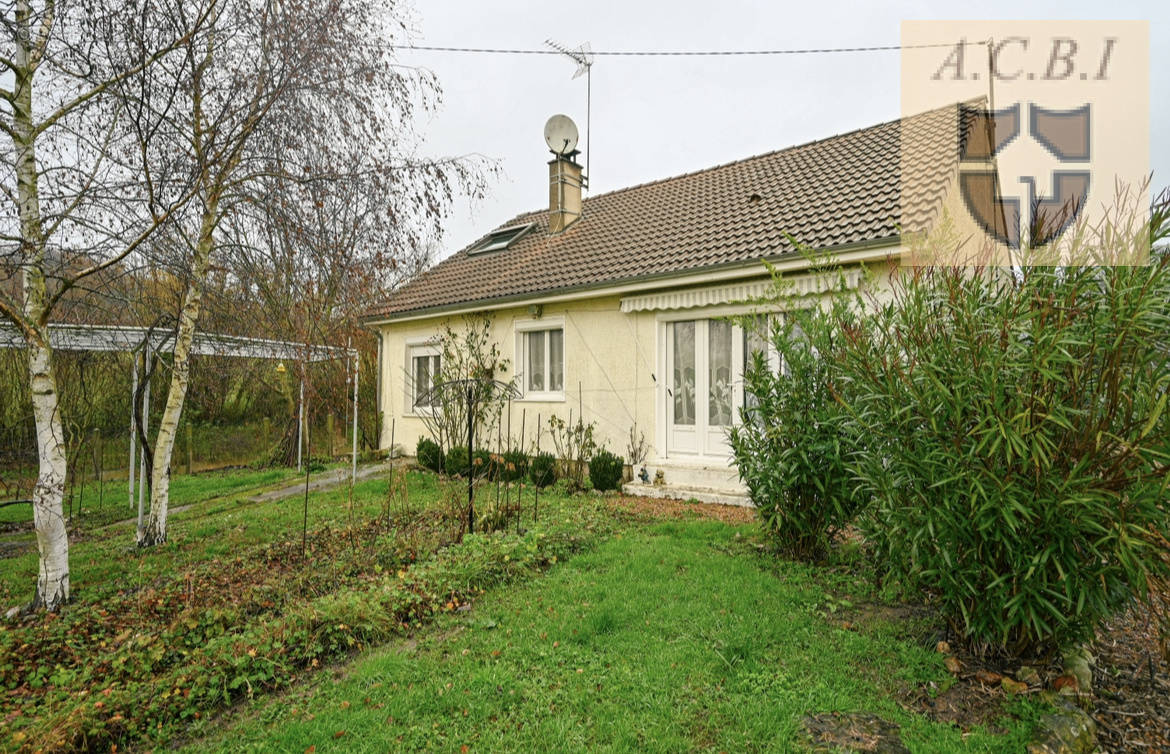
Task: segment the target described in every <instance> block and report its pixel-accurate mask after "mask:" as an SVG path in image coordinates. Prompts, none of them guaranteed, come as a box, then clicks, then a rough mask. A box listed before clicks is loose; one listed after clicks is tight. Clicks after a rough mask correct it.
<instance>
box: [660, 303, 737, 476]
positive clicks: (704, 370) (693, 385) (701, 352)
mask: <svg viewBox="0 0 1170 754" xmlns="http://www.w3.org/2000/svg"><path fill="white" fill-rule="evenodd" d="M741 339H742V335H741V333H740V328H739V327H737V326H735V325H733V324H731V323H730V322H726V321H723V320H707V319H700V320H685V321H680V322H671V323H670V324H668V325H667V335H666V356H667V368H668V370H669V371H670V375H671V381H670V390H669V396H668V399H667V403H666V418H667V427H668V430H667V454H668V455H669V454H670V453H682V454H694V455H703V456H713V457H720V458H722V457H726V456H729V455H730V452H731V450H730V447H729V446H728V444H727V431H728V429H729V428H730V427H731V425H732V424H733V423H734V422H735V420H736V412H737V411H738V410H739V406H740V405H741V402H742V401H741V399H740V397H739V395H738V393H737V390H736V386H737V385H738V384H739V382H740V381H742V379H743V377H742V367H741V364H742V361H743V344H742V342H741Z"/></svg>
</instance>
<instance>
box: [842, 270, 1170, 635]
mask: <svg viewBox="0 0 1170 754" xmlns="http://www.w3.org/2000/svg"><path fill="white" fill-rule="evenodd" d="M1168 301H1170V263H1168V262H1167V259H1166V258H1164V257H1163V258H1155V260H1154V261H1153V262H1152V263H1151V264H1150V266H1148V267H1107V266H1098V267H1089V266H1085V267H1072V266H1070V267H1039V266H1037V267H1023V268H1019V269H1015V270H1011V269H1001V268H965V269H961V268H935V269H927V270H920V271H917V272H912V273H909V274H908V275H906V276H903V278H902V279H901V280H899V282H897V283H896V284H895V286H894V292H893V298H892V300H890V301H889V302H888V303H886V304H884V305H881V306H879V307H877V308H876V311H874V313H873V315H872V316H871V317H869V318H867V319H865V320H862V321H860V322H859V323H858V324H856V325H853V324H849V323H842V327H843V328H844V330H845V331H846V332H847V333H848V336H847V337H846V338H845V347H844V348H842V349H840V351H839V352H838V353H837V354H835V356H836V358H837V359H839V360H838V361H837V362H836V363H837V364H839V369H840V377H841V381H842V384H843V385H844V387H845V390H846V392H847V393H848V394H849V397H848V398H847V399H846V401H847V403H848V404H849V407H850V409H851V410H852V414H853V416H855V417H856V420H857V422H858V426H859V428H860V430H861V431H863V432H864V433H866V435H867V436H869V437H872V438H874V440H875V444H874V445H873V447H872V449H871V450H870V451H869V452H865V453H861V454H860V455H859V456H858V458H857V463H856V464H855V469H854V471H855V474H856V477H857V480H858V482H859V485H860V490H861V491H862V492H863V494H865V495H868V496H872V498H873V499H874V505H875V507H874V509H873V515H872V516H869V517H867V518H866V519H864V521H865V529H866V533H867V535H868V536H869V537H870V538H871V539H872V540H873V541H874V542H876V543H877V545H878V550H879V552H880V554H881V556H882V558H883V560H884V566H885V567H886V568H887V569H888V570H889V571H890V572H891V573H892V574H893V575H894V576H896V577H898V578H900V579H901V581H902V583H903V584H904V585H906V586H909V587H911V588H919V589H924V590H927V591H928V592H929V593H931V594H933V595H935V596H936V597H937V600H938V603H939V605H940V607H941V608H942V610H943V612H944V614H945V615H946V617H947V618H948V620H949V621H950V623H951V626H952V628H953V630H954V631H955V632H956V633H957V634H958V635H959V636H960V637H963V638H965V639H966V640H968V641H969V642H970V643H971V644H972V645H974V646H975V647H976V648H979V649H985V650H986V649H990V650H994V651H998V652H1004V653H1009V654H1013V655H1022V654H1042V653H1048V652H1051V651H1053V650H1055V649H1057V648H1060V647H1064V646H1067V645H1070V644H1073V643H1076V642H1080V641H1084V640H1087V639H1089V638H1090V637H1092V636H1093V633H1094V630H1095V629H1096V627H1097V626H1098V625H1099V624H1100V623H1101V622H1102V620H1104V619H1105V618H1106V617H1108V616H1109V615H1111V614H1112V613H1114V612H1116V611H1118V610H1120V609H1123V608H1124V607H1125V606H1127V605H1128V604H1130V603H1131V601H1132V600H1133V598H1135V597H1137V598H1139V599H1140V598H1144V597H1145V596H1146V594H1147V585H1148V584H1149V583H1150V581H1151V580H1156V579H1158V578H1164V577H1165V576H1166V573H1167V571H1168V570H1170V544H1168V540H1167V536H1170V505H1168V503H1167V493H1166V490H1167V476H1166V474H1167V469H1168V466H1167V461H1168V459H1170V431H1168V430H1170V427H1168V426H1167V425H1168V421H1167V412H1166V411H1165V408H1166V401H1167V387H1168V386H1170V361H1168V355H1167V354H1168V351H1167V334H1168V333H1170V311H1168V305H1167V302H1168Z"/></svg>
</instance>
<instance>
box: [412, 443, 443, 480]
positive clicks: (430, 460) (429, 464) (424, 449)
mask: <svg viewBox="0 0 1170 754" xmlns="http://www.w3.org/2000/svg"><path fill="white" fill-rule="evenodd" d="M415 457H416V458H418V463H419V465H420V466H422V467H423V468H426V469H430V470H431V471H435V472H438V471H442V470H443V449H442V448H440V447H439V443H437V442H435V441H434V440H432V439H430V438H429V437H420V438H418V448H417V450H415Z"/></svg>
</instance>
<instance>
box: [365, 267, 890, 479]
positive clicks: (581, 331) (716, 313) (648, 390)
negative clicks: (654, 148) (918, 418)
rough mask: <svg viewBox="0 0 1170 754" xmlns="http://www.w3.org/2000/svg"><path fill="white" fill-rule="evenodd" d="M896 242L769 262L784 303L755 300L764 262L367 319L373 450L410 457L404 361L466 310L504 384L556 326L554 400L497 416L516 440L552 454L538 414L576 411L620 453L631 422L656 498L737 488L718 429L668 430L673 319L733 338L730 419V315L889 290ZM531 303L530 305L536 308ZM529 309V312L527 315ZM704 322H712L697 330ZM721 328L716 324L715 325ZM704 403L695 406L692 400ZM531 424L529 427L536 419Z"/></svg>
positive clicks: (408, 366) (519, 403)
mask: <svg viewBox="0 0 1170 754" xmlns="http://www.w3.org/2000/svg"><path fill="white" fill-rule="evenodd" d="M899 253H900V247H891V246H877V247H873V248H862V249H857V250H853V251H847V252H843V253H841V254H839V255H838V259H839V261H840V263H841V264H842V271H843V272H844V275H842V276H840V277H838V276H837V275H836V274H833V275H829V276H826V275H823V274H822V275H811V274H809V273H808V272H807V271H806V270H805V269H803V268H804V267H805V266H806V265H807V262H806V261H805V260H803V259H800V260H791V261H789V262H786V263H782V264H780V265H778V270H779V271H780V272H781V273H783V274H784V279H785V280H790V281H792V282H791V283H789V284H788V285H790V286H791V287H792V290H793V291H794V292H801V293H804V294H805V295H802V296H795V297H792V298H788V299H785V300H786V303H783V304H764V303H760V302H759V300H758V299H759V297H761V296H769V295H770V294H771V292H773V291H774V290H775V286H774V283H773V280H772V277H771V276H770V274H769V273H768V271H767V270H766V269H765V268H764V266H763V265H762V264H758V265H751V266H747V267H744V268H741V269H738V270H736V271H734V273H725V274H722V275H718V274H705V275H691V276H678V278H676V279H674V280H669V279H667V280H658V281H654V282H653V283H650V282H647V283H645V284H631V285H627V286H622V287H621V288H620V289H613V288H611V289H603V290H600V291H597V292H594V293H581V294H576V295H572V296H556V295H551V296H547V297H533V298H531V299H529V300H527V301H525V302H524V303H523V304H522V305H510V306H508V305H501V306H497V307H495V308H490V307H488V308H477V309H474V310H469V311H456V312H452V313H447V314H444V315H441V316H434V315H432V316H420V317H415V318H403V319H401V320H396V321H392V322H388V323H384V324H381V325H379V326H377V328H376V331H377V332H378V334H379V337H380V348H381V358H380V359H379V364H380V370H381V374H380V375H379V386H380V387H379V390H380V395H379V399H380V408H381V411H382V412H383V425H382V438H381V445H382V447H383V448H389V447H390V445H391V442H393V444H394V445H395V446H396V447H397V448H398V452H400V453H403V454H405V455H413V453H414V449H415V447H416V446H417V443H418V439H419V438H420V437H423V436H427V435H428V430H427V428H426V426H425V424H424V422H423V420H422V419H421V418H420V417H419V414H418V411H419V410H426V409H416V408H415V407H414V406H413V399H414V390H415V385H414V381H415V380H414V374H413V370H412V363H413V362H412V359H413V358H415V357H416V356H417V355H419V354H426V353H427V352H428V344H430V343H433V342H434V341H435V339H436V337H437V335H438V334H439V333H441V332H442V331H443V330H444V328H445V327H446V326H447V325H450V326H451V327H452V328H453V329H455V330H456V331H457V332H458V331H459V330H460V329H461V328H462V327H463V318H464V315H465V314H467V313H486V314H487V315H489V317H490V319H491V321H492V334H493V338H494V340H495V342H496V343H497V344H498V346H499V348H500V353H501V355H502V356H503V357H504V358H505V359H507V360H508V362H509V370H508V372H507V373H505V374H502V375H500V379H502V380H505V381H507V380H513V379H515V380H516V382H517V383H518V384H520V385H521V386H522V387H523V383H524V376H523V374H522V372H523V361H524V355H523V348H524V345H523V344H524V340H523V338H524V334H525V333H527V332H532V331H540V330H545V329H560V330H561V331H562V332H563V344H564V345H563V349H564V351H563V358H564V366H563V376H564V377H563V379H564V389H563V391H559V393H558V394H557V395H555V396H552V397H550V396H548V395H541V396H539V397H531V396H524V397H520V398H517V399H515V400H513V401H512V402H511V405H510V407H509V409H508V410H509V411H510V413H511V415H510V417H509V416H508V415H507V414H505V416H504V418H503V426H504V431H505V432H506V431H507V427H508V426H509V422H510V426H511V429H512V435H513V437H516V438H519V435H520V430H521V426H523V427H524V428H525V434H526V436H527V442H528V443H533V442H535V441H536V428H537V427H538V426H540V427H541V430H542V433H541V437H540V447H541V448H542V449H543V450H547V451H552V450H553V447H552V442H551V440H550V437H549V433H548V419H549V417H550V416H554V415H555V416H558V417H560V418H561V419H564V420H566V421H567V420H568V419H569V418H570V416H571V417H573V418H576V417H578V416H580V415H581V414H582V413H583V414H584V417H585V420H586V422H592V423H594V424H595V426H596V429H595V437H596V439H597V441H598V444H599V445H603V446H605V447H608V448H609V449H610V450H612V451H613V452H615V453H617V454H619V455H622V456H623V457H625V456H627V455H628V454H627V445H628V440H629V436H630V432H631V429H632V428H636V431H637V432H638V433H640V434H642V435H644V437H645V439H646V442H647V445H648V456H647V459H646V461H645V464H644V465H645V467H646V469H647V472H648V474H649V476H650V477H651V478H652V479H653V478H654V477H655V476H656V475H657V472H658V471H662V472H663V477H664V479H665V483H666V485H665V489H662V490H660V491H662V492H666V493H674V494H682V495H687V496H697V497H700V499H701V498H702V497H703V496H704V493H714V495H715V497H717V498H718V497H720V496H721V495H722V496H723V497H726V495H725V494H724V493H732V494H733V495H734V494H742V493H743V492H744V488H743V486H742V484H741V483H740V480H739V476H738V473H737V472H736V470H735V468H734V466H733V463H732V458H731V453H730V450H729V448H728V447H727V446H726V442H725V440H724V442H722V443H720V442H718V441H717V439H716V437H717V436H718V435H719V434H720V433H722V434H723V435H724V437H725V435H726V429H725V428H716V427H713V428H709V432H710V436H709V438H708V442H706V443H700V446H699V447H694V446H688V447H680V443H678V442H675V439H676V438H675V436H674V435H673V434H672V431H671V427H672V414H671V411H672V408H673V404H672V401H673V390H672V388H673V385H672V383H671V380H670V378H669V377H666V376H667V375H670V374H671V368H670V365H669V364H668V358H669V353H668V351H669V350H670V349H669V348H668V347H667V341H668V339H669V338H670V336H671V327H672V326H673V325H675V324H676V323H680V322H681V323H688V322H706V323H712V322H719V323H724V324H723V325H722V327H724V328H730V329H731V340H732V343H733V349H732V350H733V371H732V383H733V413H734V417H733V421H735V422H736V423H738V410H739V407H740V406H741V405H742V401H743V382H742V364H743V362H744V349H745V344H744V335H743V332H742V330H741V329H740V327H739V326H738V325H737V324H735V321H734V320H735V317H737V316H738V315H745V314H760V313H773V314H774V313H780V312H782V311H783V310H784V309H785V308H789V307H794V306H812V305H816V304H817V303H818V302H820V301H823V300H824V297H825V296H826V295H828V294H826V293H824V292H823V289H824V288H826V287H828V286H831V285H837V284H839V281H840V280H844V281H845V283H846V285H848V286H850V287H862V286H863V287H865V288H866V289H868V290H869V291H870V292H874V293H876V294H877V295H879V296H882V295H884V294H885V291H887V290H888V286H889V280H890V277H891V275H892V274H896V271H897V261H896V260H897V256H898V254H899ZM534 310H535V311H534ZM536 312H539V316H536ZM705 326H710V325H705ZM723 332H726V329H725V330H723ZM701 402H702V401H700V403H701ZM538 421H539V422H540V424H539V425H538V424H537V422H538Z"/></svg>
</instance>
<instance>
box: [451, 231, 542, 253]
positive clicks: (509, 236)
mask: <svg viewBox="0 0 1170 754" xmlns="http://www.w3.org/2000/svg"><path fill="white" fill-rule="evenodd" d="M535 224H536V223H528V224H526V225H512V226H509V227H507V228H500V229H499V230H493V231H492V232H491V233H489V234H488V237H487V238H485V239H483V240H482V241H480V242H479V244H477V245H476V246H473V247H471V249H469V250H468V252H467V253H468V254H485V253H487V252H489V251H499V250H500V249H506V248H508V247H509V246H511V245H512V244H513V243H515V242H516V240H517V239H518V238H520V236H522V235H524V234H525V233H527V232H528V230H529V229H530V228H532V226H533V225H535Z"/></svg>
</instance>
